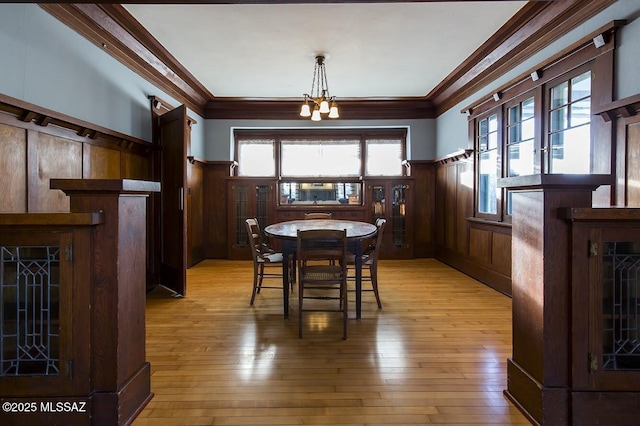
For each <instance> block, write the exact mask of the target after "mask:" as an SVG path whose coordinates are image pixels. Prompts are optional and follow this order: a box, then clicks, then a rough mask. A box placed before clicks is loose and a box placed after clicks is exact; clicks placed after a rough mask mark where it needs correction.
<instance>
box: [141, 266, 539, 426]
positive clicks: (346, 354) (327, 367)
mask: <svg viewBox="0 0 640 426" xmlns="http://www.w3.org/2000/svg"><path fill="white" fill-rule="evenodd" d="M251 280H252V264H251V261H227V260H206V261H204V262H202V263H200V264H198V265H196V266H195V267H193V268H191V269H189V270H188V272H187V282H188V285H187V291H188V296H187V297H186V298H181V299H178V298H173V297H171V296H170V295H169V293H167V292H166V291H165V290H164V289H162V288H157V289H155V290H153V291H152V292H150V293H149V294H148V302H147V359H148V360H149V361H150V362H151V368H152V377H151V390H152V392H154V394H155V396H154V398H153V399H152V400H151V402H150V403H149V404H148V405H147V407H146V408H145V409H144V410H143V411H142V412H141V414H140V415H139V416H138V418H137V419H136V420H135V421H134V423H133V424H134V426H143V425H162V426H170V425H265V424H269V425H276V424H277V425H296V424H298V425H312V424H315V425H391V424H419V425H434V424H441V425H445V424H446V425H449V426H451V425H480V424H483V425H485V424H492V425H514V424H518V425H528V424H530V423H529V422H528V421H527V420H526V419H525V418H524V416H522V415H521V414H520V413H519V411H518V410H517V409H516V408H515V407H514V406H513V405H512V404H510V403H509V401H508V400H507V399H506V398H505V397H504V396H503V394H502V391H503V390H504V389H505V388H506V360H507V357H509V356H510V355H511V299H510V298H508V297H506V296H504V295H502V294H500V293H497V292H495V291H494V290H492V289H490V288H488V287H486V286H485V285H483V284H481V283H479V282H477V281H475V280H473V279H471V278H469V277H468V276H466V275H464V274H462V273H460V272H457V271H456V270H454V269H451V268H449V267H447V266H446V265H444V264H442V263H439V262H438V261H436V260H433V259H416V260H406V261H389V260H382V261H381V263H380V267H379V282H380V296H381V298H382V303H383V309H382V310H378V309H377V306H376V304H375V298H374V296H373V294H372V293H364V295H363V309H362V312H363V315H362V319H361V320H356V319H355V312H354V310H355V309H354V308H355V306H354V304H353V303H351V305H350V311H351V318H352V319H351V320H350V321H349V338H348V339H347V340H346V341H345V340H342V339H341V337H342V336H341V328H340V326H341V317H340V314H339V313H335V314H333V313H329V314H324V313H318V314H309V315H308V316H307V317H306V319H305V323H308V324H309V325H307V326H305V331H304V333H305V334H304V337H303V338H302V339H299V338H298V336H297V321H298V320H297V313H296V307H297V293H296V292H294V293H293V294H292V295H291V302H292V303H291V306H290V309H291V316H290V319H289V320H284V319H283V316H282V292H281V290H274V289H264V290H262V292H261V293H260V294H258V296H257V297H256V302H255V304H254V306H249V299H250V296H251ZM366 285H367V286H368V283H366ZM350 298H351V300H353V293H351V294H350ZM311 315H315V316H314V317H313V318H312V317H311Z"/></svg>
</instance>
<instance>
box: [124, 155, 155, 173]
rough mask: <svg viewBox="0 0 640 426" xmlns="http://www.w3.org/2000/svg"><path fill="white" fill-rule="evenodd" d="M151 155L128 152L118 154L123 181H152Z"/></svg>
mask: <svg viewBox="0 0 640 426" xmlns="http://www.w3.org/2000/svg"><path fill="white" fill-rule="evenodd" d="M150 158H151V153H149V154H148V155H139V154H134V153H130V152H122V153H121V154H120V161H121V175H122V178H123V179H138V180H153V177H152V176H151V163H150Z"/></svg>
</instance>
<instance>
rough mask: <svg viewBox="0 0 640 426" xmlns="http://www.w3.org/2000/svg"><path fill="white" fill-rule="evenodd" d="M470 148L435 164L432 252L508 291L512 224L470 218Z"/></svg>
mask: <svg viewBox="0 0 640 426" xmlns="http://www.w3.org/2000/svg"><path fill="white" fill-rule="evenodd" d="M473 173H474V165H473V153H472V151H468V150H467V151H461V152H460V153H458V154H455V155H453V156H451V157H448V158H445V159H442V160H439V161H438V162H437V166H436V172H435V176H436V182H435V187H436V197H435V203H436V208H435V211H436V217H435V223H436V229H435V244H436V250H435V255H436V258H438V259H439V260H441V261H443V262H445V263H447V264H449V265H451V266H453V267H455V268H457V269H459V270H461V271H463V272H465V273H466V274H469V275H471V276H472V277H474V278H476V279H477V280H480V281H482V282H484V283H485V284H487V285H488V286H490V287H492V288H494V289H496V290H498V291H500V292H502V293H506V294H511V227H510V225H509V224H504V223H497V222H491V221H486V220H477V219H474V218H473V196H474V193H473V182H474V179H473V177H474V175H473Z"/></svg>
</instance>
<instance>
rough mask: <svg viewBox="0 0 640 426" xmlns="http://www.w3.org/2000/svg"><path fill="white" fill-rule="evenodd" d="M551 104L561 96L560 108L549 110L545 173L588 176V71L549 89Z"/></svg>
mask: <svg viewBox="0 0 640 426" xmlns="http://www.w3.org/2000/svg"><path fill="white" fill-rule="evenodd" d="M551 93H552V97H553V99H554V102H555V101H556V100H557V99H559V96H556V95H557V94H558V93H562V97H563V99H562V103H563V106H562V107H560V108H558V109H556V110H554V111H551V113H550V117H549V119H550V126H549V149H550V155H549V157H550V158H549V172H550V173H589V172H590V168H591V165H590V153H591V72H590V71H588V72H585V73H582V74H580V75H579V76H577V77H573V78H572V79H570V80H568V81H565V82H564V83H562V84H560V85H558V86H556V87H554V88H552V89H551Z"/></svg>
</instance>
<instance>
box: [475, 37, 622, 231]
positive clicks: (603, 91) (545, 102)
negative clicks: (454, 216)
mask: <svg viewBox="0 0 640 426" xmlns="http://www.w3.org/2000/svg"><path fill="white" fill-rule="evenodd" d="M594 49H595V48H594ZM587 50H588V49H583V51H581V53H580V56H581V57H580V58H577V59H576V58H572V57H571V55H568V56H567V57H566V58H564V59H560V60H556V61H555V62H553V63H552V64H551V65H549V66H548V67H549V68H548V69H545V71H544V73H543V74H542V75H543V76H544V77H543V78H542V79H540V81H533V80H531V79H529V78H523V80H522V81H521V82H520V83H513V82H512V83H511V86H510V87H509V88H508V89H505V92H500V91H499V92H496V93H498V94H499V96H497V97H496V96H494V95H492V96H491V97H490V98H488V99H484V100H481V101H479V102H478V104H477V106H475V107H468V108H465V109H464V110H463V112H465V111H466V112H468V116H469V118H468V120H469V146H470V147H473V149H474V153H475V155H474V168H475V170H474V176H475V177H474V189H473V193H474V206H473V208H474V210H473V217H474V218H478V219H483V220H488V221H494V222H504V223H510V222H511V219H512V217H511V215H510V214H509V213H508V211H509V210H508V199H509V193H508V190H506V189H500V188H498V193H497V194H496V198H498V197H500V199H501V202H500V203H499V205H498V206H497V211H498V213H497V214H486V213H481V212H479V211H478V198H479V191H480V188H479V185H478V184H479V170H478V168H479V163H478V159H479V156H478V149H479V146H478V143H477V137H476V132H477V125H478V124H477V123H478V121H479V120H481V119H483V118H484V117H486V116H488V115H490V114H493V113H496V112H497V111H500V113H501V114H502V115H500V118H499V120H500V123H499V126H500V128H501V129H502V135H501V136H500V147H501V156H500V158H499V162H500V175H499V178H504V177H508V174H509V170H508V160H507V159H506V157H505V155H506V154H505V153H506V152H507V138H508V133H507V123H506V120H507V114H508V108H509V107H511V106H513V105H515V104H517V103H519V102H522V101H523V100H525V99H527V98H528V97H531V96H532V95H533V98H534V102H535V105H534V111H535V113H534V117H535V118H534V119H535V120H536V123H535V131H534V133H535V136H534V146H535V147H536V160H535V164H534V174H539V173H542V174H549V169H550V166H549V164H550V155H551V154H550V142H551V140H550V137H549V129H550V127H551V123H550V106H551V102H552V101H551V89H552V88H553V87H556V86H558V85H559V84H561V83H563V82H566V81H570V80H571V79H573V78H575V77H577V76H579V75H581V74H583V73H585V72H588V71H590V72H591V93H590V99H591V103H590V108H591V110H592V111H593V109H594V108H595V103H596V102H598V101H600V102H602V100H603V99H608V98H609V97H610V96H609V94H608V92H609V91H610V90H611V87H613V76H612V75H611V74H610V73H609V74H607V73H604V72H599V71H601V70H603V69H605V70H607V69H610V68H611V67H612V63H613V55H603V54H600V55H594V56H589V55H591V53H589V52H587ZM582 55H584V56H582ZM538 75H540V74H538ZM496 98H498V101H496V100H495V99H496ZM496 102H499V104H496ZM569 105H571V104H569ZM589 125H590V158H589V173H607V172H604V171H602V170H600V169H602V168H603V166H602V165H597V164H596V160H597V159H596V158H595V155H606V154H607V152H609V155H612V153H611V152H610V150H611V149H613V148H611V147H609V148H607V147H606V146H604V145H603V144H606V142H605V140H604V139H603V140H602V143H601V144H599V145H597V144H596V139H595V136H596V135H599V134H601V133H602V132H603V131H605V130H606V129H603V125H602V123H600V122H599V121H598V120H595V119H594V118H593V115H591V120H590V124H589ZM607 149H609V151H607ZM603 153H604V154H603ZM611 170H613V169H611Z"/></svg>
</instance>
